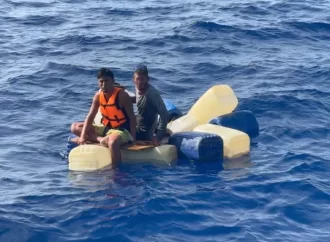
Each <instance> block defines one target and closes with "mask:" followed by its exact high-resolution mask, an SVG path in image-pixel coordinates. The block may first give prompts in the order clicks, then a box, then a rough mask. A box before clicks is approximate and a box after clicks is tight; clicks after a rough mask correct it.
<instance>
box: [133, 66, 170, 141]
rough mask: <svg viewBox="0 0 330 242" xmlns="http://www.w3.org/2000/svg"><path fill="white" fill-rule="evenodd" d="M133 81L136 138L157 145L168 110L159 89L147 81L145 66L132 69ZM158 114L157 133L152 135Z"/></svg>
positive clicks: (161, 135) (163, 128) (164, 125)
mask: <svg viewBox="0 0 330 242" xmlns="http://www.w3.org/2000/svg"><path fill="white" fill-rule="evenodd" d="M133 82H134V85H135V89H136V96H135V98H134V100H133V103H136V104H137V117H136V122H137V126H136V139H137V140H144V141H152V143H153V145H156V146H157V145H159V142H160V141H161V139H162V138H163V137H164V136H165V135H166V126H167V123H168V112H167V109H166V106H165V104H164V101H163V99H162V98H161V96H160V94H159V91H158V90H157V89H156V88H155V87H154V86H152V85H151V84H150V83H149V74H148V69H147V66H145V65H142V64H140V65H138V66H137V67H136V68H135V70H134V75H133ZM158 115H159V116H160V120H159V125H158V128H157V134H156V135H154V133H155V130H156V125H157V121H158Z"/></svg>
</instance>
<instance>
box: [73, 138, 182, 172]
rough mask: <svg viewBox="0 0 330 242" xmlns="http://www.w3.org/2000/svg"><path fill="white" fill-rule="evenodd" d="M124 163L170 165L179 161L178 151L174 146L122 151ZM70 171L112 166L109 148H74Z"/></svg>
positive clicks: (84, 146)
mask: <svg viewBox="0 0 330 242" xmlns="http://www.w3.org/2000/svg"><path fill="white" fill-rule="evenodd" d="M121 156H122V162H123V163H141V162H143V163H144V162H148V163H153V164H161V165H170V164H172V163H173V162H175V161H176V160H177V149H176V147H175V146H174V145H161V146H158V147H152V148H146V149H141V150H130V149H127V148H122V149H121ZM68 161H69V170H72V171H96V170H99V169H102V168H104V167H107V166H109V165H111V163H112V161H111V155H110V151H109V149H108V148H106V147H104V146H101V145H97V144H87V145H80V146H77V147H75V148H73V149H72V150H71V151H70V153H69V157H68Z"/></svg>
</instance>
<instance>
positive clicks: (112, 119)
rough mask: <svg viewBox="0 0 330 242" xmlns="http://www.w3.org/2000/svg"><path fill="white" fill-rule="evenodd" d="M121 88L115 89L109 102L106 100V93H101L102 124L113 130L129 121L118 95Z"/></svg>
mask: <svg viewBox="0 0 330 242" xmlns="http://www.w3.org/2000/svg"><path fill="white" fill-rule="evenodd" d="M120 89H121V88H118V87H115V88H114V90H113V93H112V95H111V97H110V98H109V100H108V102H107V101H106V99H105V96H104V92H103V91H100V96H99V102H100V112H101V114H102V119H101V123H102V124H103V125H104V126H108V127H111V128H118V127H120V126H121V125H123V124H125V123H126V122H127V121H128V120H127V117H126V115H125V113H124V112H123V110H121V109H120V107H119V101H118V93H119V91H120Z"/></svg>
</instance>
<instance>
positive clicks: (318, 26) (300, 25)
mask: <svg viewBox="0 0 330 242" xmlns="http://www.w3.org/2000/svg"><path fill="white" fill-rule="evenodd" d="M283 24H286V25H288V26H289V27H293V28H296V29H298V30H301V31H305V32H321V33H330V23H325V22H313V23H308V22H299V21H294V22H283Z"/></svg>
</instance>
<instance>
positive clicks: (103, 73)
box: [97, 67, 114, 79]
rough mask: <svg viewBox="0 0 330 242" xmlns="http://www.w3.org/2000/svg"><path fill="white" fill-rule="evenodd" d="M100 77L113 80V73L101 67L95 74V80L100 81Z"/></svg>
mask: <svg viewBox="0 0 330 242" xmlns="http://www.w3.org/2000/svg"><path fill="white" fill-rule="evenodd" d="M101 77H111V79H114V75H113V72H112V71H111V70H110V69H109V68H105V67H102V68H101V69H100V70H99V71H98V73H97V79H100V78H101Z"/></svg>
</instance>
